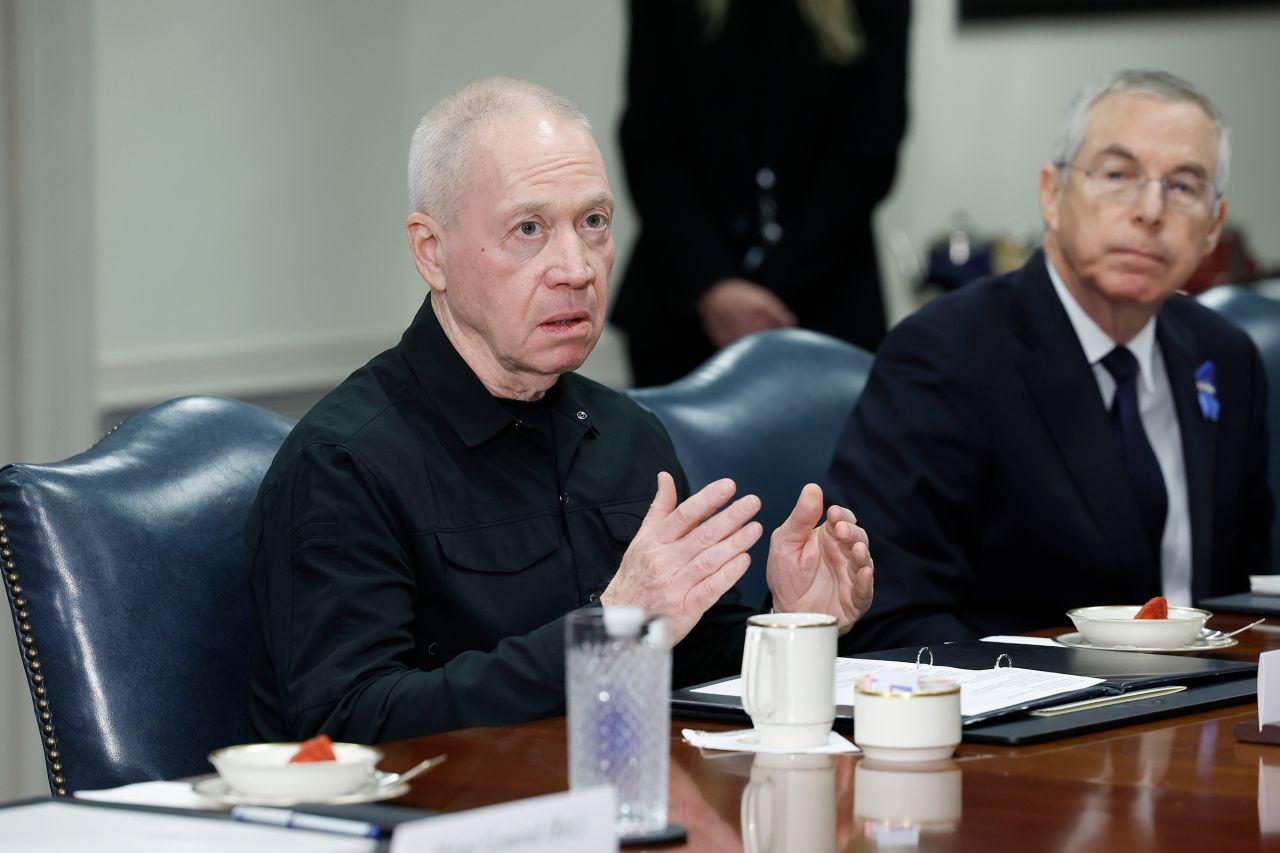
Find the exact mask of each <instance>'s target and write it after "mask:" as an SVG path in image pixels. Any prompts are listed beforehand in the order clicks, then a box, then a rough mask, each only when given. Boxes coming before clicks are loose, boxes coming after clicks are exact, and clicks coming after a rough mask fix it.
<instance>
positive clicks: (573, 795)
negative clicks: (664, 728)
mask: <svg viewBox="0 0 1280 853" xmlns="http://www.w3.org/2000/svg"><path fill="white" fill-rule="evenodd" d="M616 811H617V806H616V804H615V795H614V790H613V788H612V787H611V786H608V785H605V786H601V787H599V788H587V789H585V790H580V791H565V792H564V793H561V794H548V795H546V796H545V797H531V798H530V799H527V800H516V801H515V802H512V803H503V804H502V805H498V806H487V807H485V808H480V809H471V810H470V811H465V812H458V813H457V814H448V815H439V816H437V817H428V818H423V819H422V820H414V821H410V822H408V823H402V824H400V825H399V826H397V827H396V831H395V834H394V835H392V836H391V853H497V852H498V851H501V853H544V851H545V853H600V851H616V850H617V849H618V835H617V831H616V830H615V829H614V825H613V820H614V815H615V813H616Z"/></svg>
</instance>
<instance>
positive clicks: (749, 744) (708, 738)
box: [680, 729, 859, 754]
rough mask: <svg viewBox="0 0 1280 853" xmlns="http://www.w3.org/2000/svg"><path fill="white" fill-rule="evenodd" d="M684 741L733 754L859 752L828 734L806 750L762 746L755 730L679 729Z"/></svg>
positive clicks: (845, 740)
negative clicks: (823, 740) (825, 738)
mask: <svg viewBox="0 0 1280 853" xmlns="http://www.w3.org/2000/svg"><path fill="white" fill-rule="evenodd" d="M680 733H681V734H683V735H684V739H685V741H686V742H688V743H689V744H692V745H693V746H697V747H701V748H702V749H727V750H731V751H733V752H806V753H830V754H838V753H844V752H859V749H858V748H857V747H856V746H854V745H853V744H852V743H851V742H850V741H848V740H847V739H845V738H844V737H842V736H840V735H838V734H836V733H835V732H830V733H828V734H827V742H826V743H824V744H823V745H822V746H811V747H809V748H807V749H796V748H795V747H779V746H762V745H761V744H760V742H759V740H757V739H756V730H755V729H739V730H737V731H732V732H704V731H700V730H698V729H681V730H680Z"/></svg>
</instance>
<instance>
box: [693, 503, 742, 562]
mask: <svg viewBox="0 0 1280 853" xmlns="http://www.w3.org/2000/svg"><path fill="white" fill-rule="evenodd" d="M759 511H760V499H759V498H758V497H756V496H755V495H743V496H742V497H740V498H738V499H737V500H736V501H734V502H733V503H731V504H729V505H728V506H727V507H725V508H724V509H722V510H720V511H719V512H717V513H716V514H715V515H713V516H711V517H710V518H708V519H707V520H706V521H704V522H702V523H701V524H699V525H698V526H697V527H695V528H694V529H693V530H692V531H691V532H690V533H689V535H688V536H687V537H685V538H686V539H687V540H688V542H689V549H688V554H689V556H690V557H692V556H693V555H694V554H697V553H698V552H699V551H705V550H706V549H708V548H710V547H712V546H713V545H715V544H717V543H718V542H720V541H721V540H722V539H724V538H725V537H726V536H732V535H733V533H734V532H735V531H737V530H740V529H741V528H742V526H743V525H744V524H746V523H747V522H748V521H750V520H751V519H752V518H754V517H755V514H756V513H757V512H759Z"/></svg>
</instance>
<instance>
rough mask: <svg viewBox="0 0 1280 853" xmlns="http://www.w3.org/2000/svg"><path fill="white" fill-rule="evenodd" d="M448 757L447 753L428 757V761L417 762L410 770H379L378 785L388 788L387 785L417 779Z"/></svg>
mask: <svg viewBox="0 0 1280 853" xmlns="http://www.w3.org/2000/svg"><path fill="white" fill-rule="evenodd" d="M448 757H449V756H447V755H437V756H435V757H434V758H428V759H427V760H426V761H422V762H419V763H418V764H415V765H414V766H413V767H410V768H409V769H408V770H406V771H404V772H403V773H382V772H379V773H378V786H379V787H383V788H386V787H390V786H391V785H398V784H399V783H401V782H408V781H410V780H412V779H417V778H418V777H419V776H421V775H422V774H423V773H426V772H427V771H428V770H430V769H432V768H433V767H438V766H439V765H441V764H443V763H444V760H445V759H446V758H448Z"/></svg>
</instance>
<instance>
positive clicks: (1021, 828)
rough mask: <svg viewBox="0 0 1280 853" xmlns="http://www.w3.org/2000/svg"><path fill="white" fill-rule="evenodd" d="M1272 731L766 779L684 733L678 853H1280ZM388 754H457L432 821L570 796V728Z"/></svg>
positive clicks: (413, 801) (984, 750) (407, 800)
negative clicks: (916, 852)
mask: <svg viewBox="0 0 1280 853" xmlns="http://www.w3.org/2000/svg"><path fill="white" fill-rule="evenodd" d="M1254 618H1256V617H1243V616H1235V615H1230V614H1220V615H1218V616H1215V617H1214V618H1213V619H1212V620H1211V622H1210V626H1211V627H1214V628H1219V629H1222V630H1228V629H1230V628H1235V627H1239V626H1242V625H1244V624H1247V622H1249V621H1252V619H1254ZM1271 622H1274V623H1276V624H1275V625H1272V624H1270V623H1267V624H1263V625H1261V626H1258V627H1257V628H1252V629H1250V630H1248V631H1246V632H1245V633H1243V634H1241V635H1240V636H1239V637H1238V638H1237V639H1238V640H1239V641H1240V643H1239V645H1238V646H1236V647H1234V648H1231V649H1226V650H1223V651H1220V652H1216V653H1214V655H1215V656H1219V657H1225V658H1232V659H1237V660H1249V661H1256V660H1257V657H1258V654H1259V653H1260V652H1263V651H1268V650H1270V649H1273V648H1280V619H1273V620H1271ZM1065 630H1067V629H1065V628H1064V629H1061V631H1065ZM1061 631H1044V632H1041V633H1043V634H1045V635H1048V636H1052V635H1054V634H1056V633H1061ZM1256 717H1257V706H1256V705H1254V704H1247V705H1237V706H1233V707H1230V708H1223V709H1219V710H1215V711H1209V712H1204V713H1199V714H1195V715H1193V716H1185V717H1176V718H1172V719H1166V720H1159V721H1156V722H1151V723H1145V724H1140V725H1134V726H1128V727H1124V728H1117V729H1113V730H1110V731H1105V732H1100V733H1096V734H1092V735H1086V736H1083V737H1076V738H1069V739H1065V740H1058V741H1053V742H1050V743H1044V744H1039V745H1034V746H1021V747H999V746H983V745H974V744H961V746H960V747H959V749H958V750H957V751H956V755H955V757H954V758H953V759H952V760H951V761H948V762H940V763H934V764H930V765H927V766H925V767H919V768H913V767H910V766H904V765H886V764H884V763H883V762H874V761H871V760H869V759H862V758H860V757H859V756H835V757H830V758H828V757H822V756H806V757H805V759H806V760H807V761H808V764H809V766H803V767H766V766H761V765H760V764H756V766H755V767H753V763H755V758H756V757H755V756H752V755H746V754H740V753H705V754H704V753H702V752H700V751H699V750H697V749H695V748H693V747H691V746H689V745H688V744H686V743H684V742H683V741H682V739H681V736H680V729H681V728H685V727H698V728H705V729H712V728H717V729H728V728H734V727H733V726H728V725H717V724H708V723H705V722H699V723H689V722H681V721H680V720H678V719H676V720H673V721H672V726H671V765H672V767H671V786H670V810H671V820H672V821H673V822H676V823H680V824H682V825H683V826H685V827H686V828H687V829H688V832H689V836H688V841H687V843H686V844H685V845H683V846H675V847H668V848H664V849H668V850H696V851H740V850H743V849H744V841H743V835H744V831H745V830H744V824H746V823H752V822H754V823H755V825H756V829H757V831H759V832H762V833H763V834H765V835H768V836H770V837H771V839H772V841H771V844H770V846H762V847H761V848H760V849H772V850H780V851H793V850H810V849H814V850H816V849H838V850H876V849H881V848H884V847H895V848H897V849H904V848H906V849H910V848H912V847H914V848H916V849H920V850H929V851H932V850H940V851H943V850H945V851H952V850H954V851H970V850H971V851H983V853H989V851H1003V850H1010V851H1013V850H1016V851H1058V850H1063V851H1095V850H1123V851H1142V850H1161V851H1169V850H1197V851H1206V853H1226V851H1231V853H1243V851H1251V850H1280V746H1265V745H1260V744H1249V743H1240V742H1237V741H1236V739H1235V736H1234V733H1233V730H1234V729H1235V726H1236V723H1238V722H1240V721H1242V720H1252V719H1256ZM383 749H384V751H385V753H386V758H385V759H384V760H383V761H382V763H381V765H380V766H381V767H382V768H383V769H385V770H396V771H399V770H404V769H407V768H408V767H410V766H412V765H413V764H415V763H417V762H418V761H420V760H422V759H423V758H427V757H429V756H432V755H437V754H439V753H447V754H448V756H449V760H448V761H447V762H446V763H445V764H443V765H442V766H441V767H439V768H438V769H436V770H434V771H432V773H431V774H429V775H428V776H426V777H423V779H421V780H420V781H418V782H416V783H414V784H413V790H412V792H411V793H409V794H407V795H406V796H405V797H403V798H402V799H401V800H399V801H398V802H400V803H403V804H406V805H414V806H418V807H421V808H425V809H431V810H435V811H443V812H452V811H459V810H462V809H470V808H475V807H477V806H486V805H492V804H495V803H502V802H507V801H510V800H515V799H520V798H523V797H530V796H535V795H538V794H548V793H553V792H556V791H563V790H565V789H566V788H567V787H568V768H567V761H566V739H565V720H564V718H556V719H550V720H542V721H539V722H535V723H527V724H522V725H516V726H509V727H506V728H501V729H465V730H462V731H457V732H450V733H446V734H441V735H433V736H431V737H424V738H416V739H414V740H408V741H399V742H395V743H390V744H385V745H383ZM753 791H754V793H753ZM744 792H747V796H746V798H745V799H746V800H749V801H750V802H749V804H748V806H749V807H748V808H746V809H744V808H743V803H744ZM832 801H834V809H832V808H831V803H832ZM833 823H834V827H833V826H832V824H833ZM1268 830H1269V831H1268ZM832 834H834V836H835V843H834V845H833V844H832V843H831V836H832ZM766 840H768V839H766ZM747 849H755V848H752V847H749V848H747Z"/></svg>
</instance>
